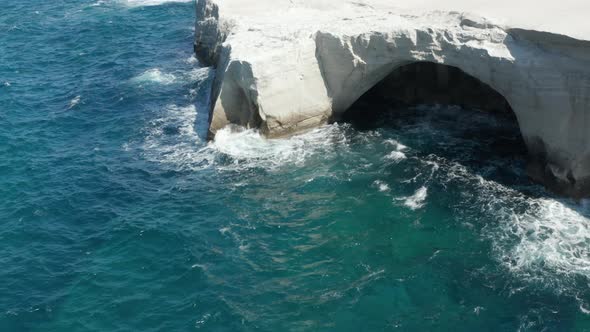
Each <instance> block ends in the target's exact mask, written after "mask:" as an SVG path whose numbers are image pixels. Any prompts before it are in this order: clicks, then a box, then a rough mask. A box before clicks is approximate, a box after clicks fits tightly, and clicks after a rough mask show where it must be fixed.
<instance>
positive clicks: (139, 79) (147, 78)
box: [131, 68, 176, 85]
mask: <svg viewBox="0 0 590 332" xmlns="http://www.w3.org/2000/svg"><path fill="white" fill-rule="evenodd" d="M131 81H132V82H135V83H157V84H164V85H167V84H172V83H175V82H176V76H174V74H167V73H163V72H162V71H161V70H160V69H158V68H153V69H149V70H146V71H145V72H143V73H141V74H140V75H138V76H136V77H134V78H133V79H131Z"/></svg>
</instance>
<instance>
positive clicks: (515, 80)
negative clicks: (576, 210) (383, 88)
mask: <svg viewBox="0 0 590 332" xmlns="http://www.w3.org/2000/svg"><path fill="white" fill-rule="evenodd" d="M392 2H394V1H388V0H357V1H346V0H345V1H343V0H272V1H271V0H256V1H246V0H198V1H197V23H196V40H195V51H196V53H197V56H198V57H199V59H200V60H201V62H202V63H204V64H207V65H212V66H215V67H216V77H215V82H214V84H213V91H212V102H211V115H210V128H209V130H210V136H211V137H212V136H214V135H215V133H216V132H217V130H219V129H220V128H222V127H224V126H226V125H228V124H238V125H241V126H244V127H250V128H259V129H260V130H261V131H262V132H263V133H264V134H266V135H267V136H269V137H277V136H283V135H289V134H292V133H295V132H298V131H302V130H306V129H309V128H312V127H316V126H318V125H321V124H323V123H326V122H329V121H334V120H337V119H340V118H342V116H343V115H344V114H345V113H346V112H347V110H349V108H350V107H351V105H353V104H354V103H355V102H356V101H357V100H358V99H359V98H360V97H361V96H363V95H364V94H365V93H366V92H367V91H369V90H370V89H372V88H373V87H375V86H376V85H378V84H379V83H380V82H382V81H383V80H384V79H386V78H387V79H388V80H390V79H391V74H392V73H394V71H395V70H397V69H399V68H400V67H402V66H406V65H409V64H413V63H422V62H428V63H433V64H439V65H444V66H449V67H451V68H453V70H455V69H458V70H460V71H461V72H462V73H465V74H466V75H468V76H471V77H473V78H474V80H477V81H478V82H481V84H482V85H485V86H487V87H489V88H491V90H493V91H494V93H497V94H498V95H500V96H501V97H503V98H504V99H505V101H506V108H507V109H510V110H511V112H512V111H513V112H514V114H515V116H516V119H517V121H518V124H519V127H520V130H521V134H522V136H523V138H524V140H525V143H526V145H527V147H528V150H529V156H530V160H531V162H530V167H529V173H530V174H531V175H532V176H533V177H534V178H535V179H537V180H539V181H542V182H544V183H545V184H547V185H549V186H550V187H551V188H553V189H556V190H559V191H560V192H562V193H565V194H567V195H571V196H577V197H580V196H588V195H589V194H590V28H589V26H590V25H589V24H587V23H585V22H586V18H585V17H584V15H582V13H583V12H586V13H587V12H588V11H589V10H590V5H586V4H579V3H578V2H576V1H573V0H564V1H562V2H561V3H560V4H551V5H546V4H543V5H540V4H538V3H536V2H534V1H532V0H522V1H520V2H518V1H506V0H500V1H499V2H497V3H496V2H494V3H490V4H488V5H485V4H483V3H480V2H478V1H473V2H469V3H465V2H466V1H461V0H451V1H449V2H445V3H441V4H437V3H436V2H435V1H433V0H425V1H422V2H419V3H418V4H401V3H400V4H392ZM568 2H571V4H568ZM570 5H571V6H570ZM486 6H488V7H486ZM550 6H554V7H555V8H554V9H555V10H558V9H560V8H561V10H562V11H563V8H568V9H567V10H566V11H567V13H566V14H567V15H562V16H559V17H556V21H554V22H552V21H551V20H548V19H545V18H546V17H547V16H546V14H545V13H546V12H547V11H548V10H553V9H552V8H548V7H550ZM403 7H405V8H403ZM425 8H429V10H430V11H429V10H425ZM502 8H504V9H509V10H506V11H502ZM431 9H448V10H457V11H440V10H434V11H432V10H431ZM464 11H469V12H472V13H465V12H464ZM478 15H484V16H486V17H488V18H484V17H481V16H478ZM502 15H504V17H503V18H502V17H501V16H502ZM489 17H493V18H494V19H495V18H496V17H501V19H495V20H490V19H489ZM560 20H561V21H560ZM563 20H569V21H570V22H569V23H568V24H565V23H564V22H563ZM495 22H499V23H501V24H498V23H495ZM441 68H443V70H442V71H440V70H439V74H438V76H437V77H436V78H435V79H436V80H437V82H441V81H444V82H446V83H445V84H448V85H452V84H453V81H452V80H449V79H448V78H447V79H446V81H445V77H446V76H447V74H446V72H445V70H444V67H441ZM441 77H442V78H441ZM417 81H419V80H417ZM401 84H402V85H403V82H402V83H401ZM398 85H399V84H398ZM388 86H396V84H388ZM459 90H460V88H459ZM453 91H454V92H453V94H452V96H451V97H452V98H451V99H453V101H454V102H456V96H457V93H456V91H457V89H455V90H453ZM470 95H471V96H472V97H471V100H469V101H468V103H469V104H471V103H472V102H473V99H474V98H473V96H474V94H470ZM417 96H418V97H420V98H422V97H423V96H424V93H422V92H417V93H412V96H410V97H408V98H407V100H405V101H407V102H412V101H415V100H417ZM475 96H477V95H475ZM443 99H444V98H443ZM476 99H478V100H480V98H476ZM497 99H498V98H495V99H493V100H494V101H493V104H494V105H496V104H502V101H503V100H502V101H500V102H497ZM486 100H492V98H482V99H481V101H480V104H481V106H485V104H486V103H487V101H486ZM482 108H486V107H482ZM356 116H358V114H357V115H356Z"/></svg>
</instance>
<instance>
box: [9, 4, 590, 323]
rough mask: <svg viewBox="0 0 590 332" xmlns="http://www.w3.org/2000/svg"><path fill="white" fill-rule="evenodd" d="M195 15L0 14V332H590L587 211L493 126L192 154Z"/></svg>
mask: <svg viewBox="0 0 590 332" xmlns="http://www.w3.org/2000/svg"><path fill="white" fill-rule="evenodd" d="M193 6H194V4H192V3H191V2H188V1H184V2H180V1H179V2H167V1H157V0H137V1H133V0H111V1H109V0H103V1H81V0H80V1H52V2H50V3H49V2H40V1H33V0H23V1H11V0H9V1H6V3H4V4H3V10H2V13H0V49H1V50H2V51H0V123H2V124H3V125H2V126H0V155H1V156H2V157H1V158H0V174H1V175H2V176H0V197H2V199H1V200H0V220H1V221H2V224H1V226H0V243H2V246H0V267H1V269H0V330H2V331H93V330H96V331H179V330H206V331H254V330H258V331H282V330H289V331H318V330H320V331H328V330H329V331H332V330H336V331H359V330H366V331H382V330H401V331H425V330H451V329H452V330H454V331H480V330H481V331H487V330H489V331H587V330H590V316H589V312H590V284H589V280H590V279H589V278H590V253H589V250H590V249H589V248H590V207H588V204H587V203H584V202H581V203H577V202H573V201H569V200H562V199H557V198H556V197H554V196H552V195H551V194H549V193H547V192H545V191H544V190H543V188H541V187H539V186H537V185H535V184H533V183H531V182H529V180H528V179H527V178H526V176H525V174H524V170H523V169H524V160H523V159H522V154H521V153H520V152H519V150H518V148H513V147H517V145H518V144H517V143H518V139H517V135H518V130H517V128H515V127H514V126H513V125H512V124H511V123H509V122H506V121H504V120H501V119H498V118H494V117H492V116H489V115H485V114H480V113H477V112H474V111H470V110H462V109H459V108H453V107H418V108H416V109H413V110H412V111H411V112H408V114H410V115H406V116H403V117H394V118H393V119H390V120H389V121H386V125H384V126H383V127H381V128H378V129H373V130H358V129H355V128H354V126H352V125H349V124H333V125H328V126H324V127H322V128H318V129H316V130H313V131H310V132H307V133H304V134H302V135H299V136H295V137H292V138H288V139H279V140H265V139H263V138H261V137H260V135H258V134H257V133H256V132H254V131H250V130H246V131H244V130H243V131H233V132H232V131H231V130H229V129H225V130H222V131H221V132H220V133H219V134H218V136H217V138H216V140H215V141H214V142H211V143H209V144H207V143H206V141H205V140H204V135H205V132H206V123H207V118H206V113H207V111H206V105H205V103H206V101H207V100H208V92H207V91H208V86H209V84H210V77H211V72H210V71H209V69H207V68H200V67H199V64H198V62H197V61H196V59H195V58H194V57H193V56H192V38H193V34H194V30H193V27H192V26H193V20H194V14H193V8H194V7H193Z"/></svg>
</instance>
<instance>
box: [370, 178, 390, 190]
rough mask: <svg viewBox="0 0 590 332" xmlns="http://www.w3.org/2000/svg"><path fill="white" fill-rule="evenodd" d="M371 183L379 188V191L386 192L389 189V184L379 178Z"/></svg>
mask: <svg viewBox="0 0 590 332" xmlns="http://www.w3.org/2000/svg"><path fill="white" fill-rule="evenodd" d="M373 185H374V186H376V187H377V189H379V191H380V192H388V191H389V190H390V188H389V185H388V184H387V183H385V182H383V181H381V180H376V181H375V182H373Z"/></svg>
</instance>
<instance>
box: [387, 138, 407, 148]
mask: <svg viewBox="0 0 590 332" xmlns="http://www.w3.org/2000/svg"><path fill="white" fill-rule="evenodd" d="M384 143H385V144H387V145H391V146H393V148H394V149H396V150H397V151H404V150H406V149H407V148H408V147H407V146H405V145H403V144H402V143H400V142H398V141H396V140H394V139H386V140H385V141H384Z"/></svg>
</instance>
